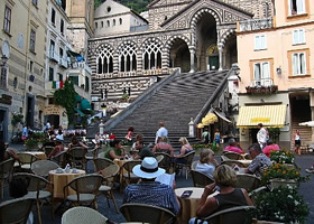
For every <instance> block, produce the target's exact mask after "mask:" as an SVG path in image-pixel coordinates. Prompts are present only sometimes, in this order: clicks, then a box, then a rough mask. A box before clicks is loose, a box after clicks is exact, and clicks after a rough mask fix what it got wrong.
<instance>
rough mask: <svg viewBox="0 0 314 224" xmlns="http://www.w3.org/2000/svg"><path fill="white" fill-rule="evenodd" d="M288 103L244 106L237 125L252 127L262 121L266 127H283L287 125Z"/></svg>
mask: <svg viewBox="0 0 314 224" xmlns="http://www.w3.org/2000/svg"><path fill="white" fill-rule="evenodd" d="M286 111H287V105H284V104H280V105H261V106H242V107H241V108H240V112H239V118H238V121H237V127H239V128H245V127H247V128H252V127H256V128H257V124H259V123H262V124H263V125H264V126H265V127H272V128H275V127H278V128H282V127H283V126H284V125H285V120H286Z"/></svg>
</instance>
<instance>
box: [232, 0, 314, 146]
mask: <svg viewBox="0 0 314 224" xmlns="http://www.w3.org/2000/svg"><path fill="white" fill-rule="evenodd" d="M313 10H314V4H313V2H312V1H308V0H299V1H296V0H283V1H275V5H274V8H273V11H274V12H275V14H274V15H273V16H271V15H269V16H268V17H266V18H264V19H252V20H247V21H241V22H239V26H238V30H237V44H238V49H239V51H238V63H239V67H240V69H241V72H240V75H241V78H242V81H241V83H240V97H239V102H240V103H239V104H240V114H239V118H238V119H237V120H238V127H240V129H241V131H240V133H241V136H240V139H241V143H242V144H245V145H248V144H251V143H252V142H254V141H255V140H256V132H257V127H256V125H257V123H263V124H264V125H265V126H266V127H268V128H269V130H270V131H271V132H276V130H277V131H278V129H279V133H280V134H279V137H278V136H277V137H276V138H277V141H278V142H279V143H280V145H282V146H283V147H285V148H287V149H290V148H293V147H294V137H293V136H294V133H295V131H296V130H297V129H298V130H299V131H300V133H301V139H302V142H303V144H304V145H306V144H308V143H311V142H313V140H314V135H313V130H312V129H311V128H310V127H302V126H300V125H299V123H300V122H305V121H310V120H313V118H314V110H313V106H314V98H313V96H314V95H313V84H314V83H313V72H314V65H313V63H312V56H311V55H312V52H313V51H314V43H313V41H314V40H313V38H311V37H312V36H313V32H314V22H313V21H314V20H313V18H314V17H313V15H312V12H313ZM256 107H257V108H258V109H256ZM283 108H284V109H283ZM263 111H264V114H262V113H263ZM270 111H271V112H272V113H270ZM291 139H292V140H291Z"/></svg>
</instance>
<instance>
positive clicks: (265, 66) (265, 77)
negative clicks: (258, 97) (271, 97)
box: [254, 62, 272, 86]
mask: <svg viewBox="0 0 314 224" xmlns="http://www.w3.org/2000/svg"><path fill="white" fill-rule="evenodd" d="M254 80H255V84H256V85H262V86H269V85H271V84H272V83H271V79H270V66H269V62H258V63H255V64H254Z"/></svg>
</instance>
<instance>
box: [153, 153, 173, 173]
mask: <svg viewBox="0 0 314 224" xmlns="http://www.w3.org/2000/svg"><path fill="white" fill-rule="evenodd" d="M155 155H156V158H158V156H163V157H164V158H163V160H161V161H160V162H158V166H159V167H160V168H163V169H165V170H166V172H169V170H170V168H172V167H173V162H172V158H171V157H170V155H169V154H168V153H166V152H156V153H155ZM157 161H158V160H157Z"/></svg>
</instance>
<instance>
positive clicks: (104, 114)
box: [100, 103, 107, 117]
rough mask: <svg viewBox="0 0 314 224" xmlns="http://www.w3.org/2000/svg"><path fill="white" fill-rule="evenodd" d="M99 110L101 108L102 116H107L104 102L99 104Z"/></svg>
mask: <svg viewBox="0 0 314 224" xmlns="http://www.w3.org/2000/svg"><path fill="white" fill-rule="evenodd" d="M100 107H101V110H102V117H106V116H107V106H106V104H104V103H103V104H101V106H100Z"/></svg>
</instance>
